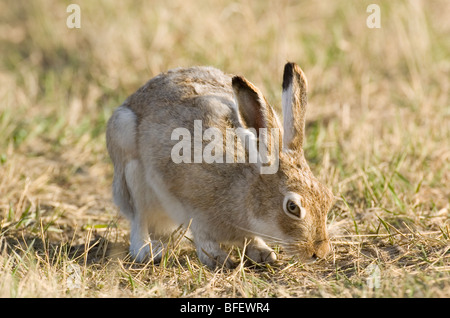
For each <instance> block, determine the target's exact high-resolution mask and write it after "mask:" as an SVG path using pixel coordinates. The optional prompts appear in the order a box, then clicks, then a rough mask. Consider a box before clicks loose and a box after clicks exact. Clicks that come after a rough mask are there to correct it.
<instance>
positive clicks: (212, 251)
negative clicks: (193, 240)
mask: <svg viewBox="0 0 450 318" xmlns="http://www.w3.org/2000/svg"><path fill="white" fill-rule="evenodd" d="M196 248H197V255H198V258H199V259H200V261H201V262H202V263H203V264H205V265H206V266H208V267H209V268H211V269H215V268H218V267H225V268H233V267H235V263H234V262H233V261H232V260H231V259H230V257H229V255H228V254H227V253H225V252H224V251H223V250H222V249H221V248H220V246H219V244H218V243H216V242H212V241H202V242H200V243H198V242H197V246H196Z"/></svg>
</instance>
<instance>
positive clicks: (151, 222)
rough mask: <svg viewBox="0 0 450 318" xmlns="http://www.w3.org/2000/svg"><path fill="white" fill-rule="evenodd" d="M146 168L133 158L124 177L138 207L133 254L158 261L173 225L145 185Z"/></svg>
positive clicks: (139, 258) (136, 209)
mask: <svg viewBox="0 0 450 318" xmlns="http://www.w3.org/2000/svg"><path fill="white" fill-rule="evenodd" d="M143 171H144V168H143V167H142V165H141V163H140V162H139V161H138V160H131V161H130V162H128V163H127V165H126V167H125V178H126V180H127V185H128V188H129V190H130V193H131V197H132V200H133V202H134V206H135V213H134V215H133V218H132V219H131V234H130V254H131V256H132V257H133V258H134V259H135V260H136V261H138V262H144V261H148V260H153V261H154V262H159V261H160V260H161V257H162V254H163V251H164V248H165V246H164V243H163V241H164V235H165V234H166V233H168V232H169V231H170V230H171V229H172V228H173V227H174V225H173V222H172V220H171V219H170V218H169V217H168V216H167V214H166V213H165V212H164V210H163V209H162V207H161V204H160V202H159V200H158V198H157V197H156V195H155V193H154V192H153V190H152V189H151V188H150V187H149V186H148V185H147V184H146V181H145V177H144V173H143Z"/></svg>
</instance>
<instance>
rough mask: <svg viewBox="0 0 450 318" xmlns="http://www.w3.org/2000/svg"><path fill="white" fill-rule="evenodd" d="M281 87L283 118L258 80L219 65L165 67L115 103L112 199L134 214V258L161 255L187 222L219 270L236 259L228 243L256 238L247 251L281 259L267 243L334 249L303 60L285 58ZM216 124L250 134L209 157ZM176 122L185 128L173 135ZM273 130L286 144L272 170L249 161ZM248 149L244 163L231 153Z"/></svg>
mask: <svg viewBox="0 0 450 318" xmlns="http://www.w3.org/2000/svg"><path fill="white" fill-rule="evenodd" d="M282 89H283V91H282V110H283V124H281V121H280V120H279V118H278V116H277V114H276V112H275V111H274V110H273V108H272V107H271V106H270V105H269V103H268V102H267V100H266V98H265V97H264V96H263V95H262V93H261V92H260V90H259V89H258V88H256V87H255V86H254V85H253V84H252V83H250V82H249V81H247V80H246V79H245V78H243V77H241V76H232V75H228V74H225V73H223V72H222V71H220V70H218V69H215V68H212V67H191V68H178V69H174V70H170V71H168V72H167V73H163V74H160V75H158V76H156V77H154V78H153V79H151V80H150V81H148V82H147V83H146V84H145V85H144V86H142V87H141V88H139V89H138V90H137V91H136V92H135V93H134V94H132V95H131V96H130V97H128V98H127V99H126V100H125V102H124V103H123V104H122V105H121V106H120V107H118V108H117V109H116V110H115V112H114V114H113V115H112V117H111V118H110V120H109V122H108V126H107V132H106V139H107V148H108V151H109V154H110V156H111V159H112V162H113V164H114V181H113V196H114V201H115V203H116V204H117V206H118V207H119V208H120V211H121V212H122V214H123V215H125V216H126V217H127V218H128V219H129V220H130V221H131V234H130V254H131V256H132V257H133V258H134V259H136V260H137V261H141V262H142V261H147V260H151V259H152V260H154V261H159V260H160V259H161V255H162V252H163V250H164V248H166V246H165V244H164V237H165V235H167V234H169V233H171V231H173V230H174V229H175V228H177V227H178V226H179V225H184V226H189V230H190V231H191V233H192V236H193V239H194V242H195V245H196V250H197V255H198V257H199V259H200V261H201V262H202V263H203V264H205V265H207V266H209V267H211V268H214V267H215V266H222V265H224V266H226V267H231V266H233V261H232V260H231V259H230V258H229V257H228V254H227V253H226V252H225V251H224V250H223V249H222V248H221V244H223V243H230V244H238V245H241V246H243V244H244V242H247V244H248V245H246V247H245V250H246V254H247V256H248V257H249V258H250V259H252V260H254V261H255V262H273V261H275V260H276V255H275V253H274V251H273V250H272V249H271V248H270V247H269V246H268V245H267V244H266V242H267V243H270V244H277V245H280V246H282V248H283V249H284V250H285V251H286V252H288V253H290V254H295V255H298V256H299V257H300V258H301V259H302V260H303V261H305V262H308V261H313V260H315V259H316V258H323V257H325V256H326V254H327V253H328V252H329V249H330V243H329V239H328V234H327V228H326V219H327V212H328V210H329V209H330V207H331V204H332V202H333V198H334V197H333V195H332V193H331V191H330V190H329V189H328V188H326V187H325V186H324V185H322V184H321V183H320V182H319V181H318V180H317V179H316V178H315V177H314V176H313V174H312V172H311V170H310V168H309V166H308V164H307V162H306V160H305V157H304V153H303V142H304V132H305V112H306V104H307V81H306V77H305V75H304V73H303V72H302V70H301V69H300V68H299V67H298V66H297V65H296V64H295V63H287V64H286V65H285V68H284V74H283V83H282ZM212 128H214V129H215V130H214V131H213V132H214V133H218V132H221V133H222V136H225V135H226V134H228V132H229V131H230V130H233V129H240V130H241V132H243V133H242V134H240V135H239V136H240V139H239V138H237V139H238V141H237V142H236V143H235V144H233V148H230V147H229V145H225V142H224V140H225V139H226V140H227V141H228V140H229V139H228V135H227V138H225V137H223V138H222V140H220V138H219V139H217V140H216V138H215V140H214V141H215V142H216V143H215V147H214V149H215V151H216V152H219V156H218V157H217V156H216V155H217V153H215V158H216V159H217V158H218V160H215V161H212V162H211V160H209V161H208V160H206V158H203V160H202V154H205V152H206V147H207V146H208V143H207V141H208V140H212V138H207V137H208V136H206V135H211V134H207V132H211V129H212ZM177 129H178V131H181V133H179V134H174V132H175V131H177ZM180 129H181V130H180ZM264 129H271V130H272V131H275V132H278V136H279V138H278V139H277V138H276V136H275V137H274V138H272V141H271V145H275V146H276V145H278V146H281V147H278V149H276V148H275V152H274V153H272V154H271V155H270V156H269V157H270V158H269V160H268V162H269V164H270V163H271V162H272V163H273V162H275V163H276V166H275V168H276V169H275V170H274V169H272V172H269V173H262V168H264V167H265V166H267V162H266V163H264V162H262V160H260V159H258V160H256V161H255V160H254V161H253V162H251V160H248V159H249V158H250V155H251V154H250V151H251V150H252V149H253V148H254V147H253V148H252V146H251V145H252V142H256V144H257V145H261V144H262V143H263V140H262V139H263V138H262V137H264V136H263V134H262V133H261V132H262V131H264ZM196 132H197V135H196ZM198 132H200V135H198ZM192 136H194V137H193V138H192V139H194V141H193V142H191V139H190V138H191V137H192ZM215 136H216V137H217V135H215ZM242 136H243V137H242ZM180 137H183V139H184V140H182V141H183V147H181V148H180V147H178V146H180V142H181V141H180ZM209 137H211V136H209ZM246 138H247V139H246ZM218 140H219V143H217V141H218ZM246 141H247V142H246ZM212 142H213V141H211V143H212ZM196 143H197V144H196ZM222 143H223V147H222ZM264 144H265V145H268V144H269V143H268V142H266V141H264ZM199 145H200V147H201V148H200V150H199V149H198V146H199ZM205 145H206V147H205ZM217 145H219V147H217ZM253 145H254V143H253ZM177 147H178V148H177ZM174 149H178V150H183V157H182V159H181V160H180V158H177V160H174V154H175V155H179V153H180V151H178V150H177V151H175V150H174ZM222 149H225V152H224V154H223V155H220V150H222ZM233 149H236V153H235V154H232V155H231V156H229V152H230V151H231V150H233ZM227 151H228V153H227ZM211 153H212V152H211ZM192 155H193V157H194V160H191V159H192ZM242 155H243V158H244V159H245V160H241V161H237V160H234V161H233V162H229V160H227V162H225V161H224V160H222V159H223V158H224V157H225V156H227V158H228V159H229V158H234V159H236V158H237V157H239V156H242ZM199 156H200V157H199ZM258 158H259V157H258Z"/></svg>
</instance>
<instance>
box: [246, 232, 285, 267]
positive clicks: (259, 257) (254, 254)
mask: <svg viewBox="0 0 450 318" xmlns="http://www.w3.org/2000/svg"><path fill="white" fill-rule="evenodd" d="M246 255H247V257H248V258H250V259H251V260H252V261H254V262H256V263H273V262H275V261H276V259H277V256H276V254H275V252H274V251H273V249H271V248H270V247H269V246H267V244H266V243H265V242H264V241H263V240H262V239H261V238H259V237H254V238H252V240H251V242H250V243H249V244H248V245H247V247H246Z"/></svg>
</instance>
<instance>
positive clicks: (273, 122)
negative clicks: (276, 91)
mask: <svg viewBox="0 0 450 318" xmlns="http://www.w3.org/2000/svg"><path fill="white" fill-rule="evenodd" d="M232 85H233V91H234V96H235V99H236V102H237V106H238V110H239V114H240V117H241V119H242V121H243V124H244V125H245V126H246V128H254V129H255V130H256V132H257V134H258V133H259V128H278V129H280V128H281V124H280V121H279V119H278V116H277V114H276V113H275V111H274V110H273V109H272V107H271V106H270V105H269V103H268V102H267V100H266V99H265V97H264V96H263V94H262V93H261V92H260V91H259V89H258V88H256V86H255V85H253V84H252V83H250V82H249V81H247V80H246V79H245V78H243V77H241V76H234V77H233V80H232Z"/></svg>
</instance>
